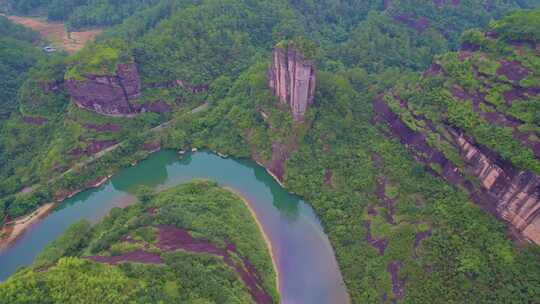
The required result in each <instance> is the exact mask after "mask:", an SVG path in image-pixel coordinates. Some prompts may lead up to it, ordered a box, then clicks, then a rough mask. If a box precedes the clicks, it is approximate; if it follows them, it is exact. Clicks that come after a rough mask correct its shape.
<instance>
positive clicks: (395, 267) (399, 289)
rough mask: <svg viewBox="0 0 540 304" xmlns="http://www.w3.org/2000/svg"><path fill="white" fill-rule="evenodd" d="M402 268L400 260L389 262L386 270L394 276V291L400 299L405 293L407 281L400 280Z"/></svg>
mask: <svg viewBox="0 0 540 304" xmlns="http://www.w3.org/2000/svg"><path fill="white" fill-rule="evenodd" d="M400 268H401V262H400V261H392V262H390V264H388V267H386V270H387V271H388V272H389V273H390V276H391V277H392V292H393V293H394V296H395V297H396V298H397V299H398V300H400V299H402V298H403V296H404V295H405V281H404V280H400V279H399V275H398V273H399V270H400Z"/></svg>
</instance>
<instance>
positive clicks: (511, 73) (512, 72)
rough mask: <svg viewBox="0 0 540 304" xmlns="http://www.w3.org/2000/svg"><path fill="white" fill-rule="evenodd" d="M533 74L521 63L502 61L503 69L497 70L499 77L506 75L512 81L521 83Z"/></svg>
mask: <svg viewBox="0 0 540 304" xmlns="http://www.w3.org/2000/svg"><path fill="white" fill-rule="evenodd" d="M530 73H531V72H530V71H529V70H527V69H526V68H524V67H523V66H521V63H520V62H519V61H516V60H514V61H507V60H501V67H500V68H499V69H498V70H497V75H504V76H506V78H508V79H509V80H510V81H513V82H519V81H521V80H522V79H523V78H525V77H527V76H529V74H530Z"/></svg>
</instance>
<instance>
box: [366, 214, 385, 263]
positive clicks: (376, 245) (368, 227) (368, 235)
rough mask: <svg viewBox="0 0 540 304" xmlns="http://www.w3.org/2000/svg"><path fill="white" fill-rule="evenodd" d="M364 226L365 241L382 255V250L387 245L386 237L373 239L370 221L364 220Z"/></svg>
mask: <svg viewBox="0 0 540 304" xmlns="http://www.w3.org/2000/svg"><path fill="white" fill-rule="evenodd" d="M364 228H366V241H367V242H368V243H369V244H370V245H371V246H372V247H373V248H375V249H377V251H379V255H380V256H383V255H384V250H385V249H386V246H388V240H386V239H381V240H378V239H375V238H374V237H373V235H372V234H371V221H366V222H364Z"/></svg>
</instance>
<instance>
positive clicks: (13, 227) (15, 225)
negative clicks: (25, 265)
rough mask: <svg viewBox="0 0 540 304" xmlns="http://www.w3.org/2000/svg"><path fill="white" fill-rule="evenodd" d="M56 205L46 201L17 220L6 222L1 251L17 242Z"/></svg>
mask: <svg viewBox="0 0 540 304" xmlns="http://www.w3.org/2000/svg"><path fill="white" fill-rule="evenodd" d="M55 206H56V203H46V204H43V205H41V206H40V207H39V208H38V209H36V210H35V211H34V212H32V213H31V214H29V215H27V216H24V217H22V218H20V219H17V220H15V221H12V222H9V223H6V224H5V225H4V227H3V228H2V230H1V231H0V235H1V238H0V251H2V250H4V249H5V248H7V247H9V246H10V245H11V244H12V243H13V242H15V241H16V240H17V239H18V238H19V237H20V236H21V235H22V234H23V233H24V232H25V231H26V230H27V229H28V228H30V227H31V226H32V225H33V224H35V223H36V222H37V221H38V220H40V219H41V218H43V217H45V216H46V215H47V214H48V213H49V212H50V211H52V209H53V208H54V207H55Z"/></svg>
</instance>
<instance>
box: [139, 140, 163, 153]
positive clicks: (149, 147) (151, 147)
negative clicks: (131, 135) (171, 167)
mask: <svg viewBox="0 0 540 304" xmlns="http://www.w3.org/2000/svg"><path fill="white" fill-rule="evenodd" d="M142 148H143V150H145V151H149V152H154V151H157V150H159V149H161V143H160V142H159V141H156V142H149V143H145V144H143V146H142Z"/></svg>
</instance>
